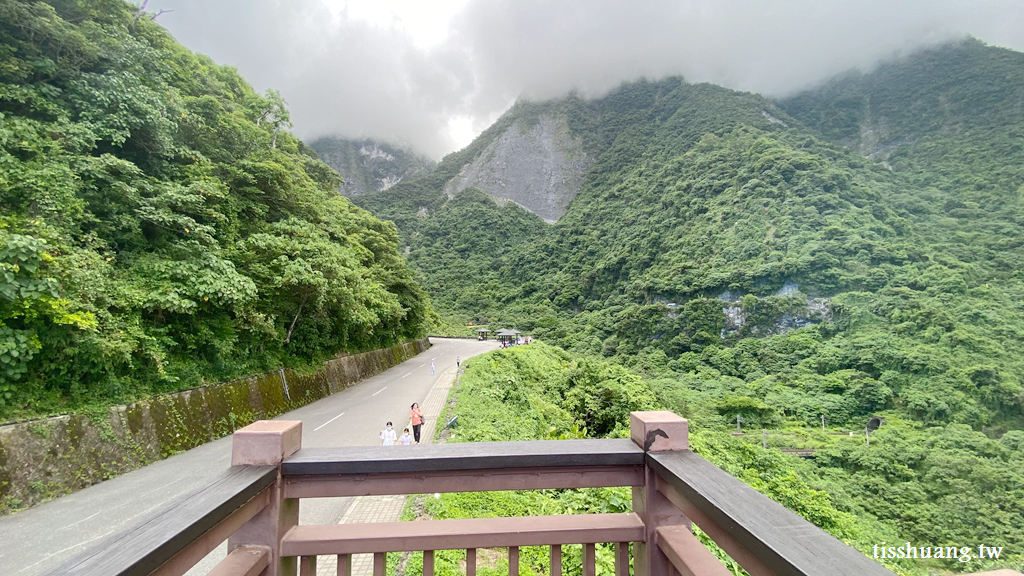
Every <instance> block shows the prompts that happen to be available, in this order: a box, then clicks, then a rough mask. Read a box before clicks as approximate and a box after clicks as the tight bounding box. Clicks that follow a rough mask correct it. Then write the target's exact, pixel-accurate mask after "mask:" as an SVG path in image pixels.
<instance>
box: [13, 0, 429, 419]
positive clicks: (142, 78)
mask: <svg viewBox="0 0 1024 576" xmlns="http://www.w3.org/2000/svg"><path fill="white" fill-rule="evenodd" d="M0 48H2V49H0V206H2V212H0V269H2V272H3V275H2V279H0V363H2V368H0V418H4V419H8V418H14V417H21V416H31V415H38V414H46V413H53V412H60V411H67V410H70V409H75V408H79V407H81V406H83V405H85V404H89V403H96V404H101V405H102V404H106V403H110V402H121V401H127V400H131V399H134V398H138V397H140V396H145V395H148V394H153V393H159V392H164V391H169V390H178V389H182V388H188V387H191V386H196V385H199V384H201V383H202V382H204V381H211V380H217V379H224V378H229V377H233V376H238V375H245V374H251V373H254V372H259V371H264V370H267V369H271V368H276V367H278V366H280V365H282V364H284V365H290V366H297V365H303V364H306V363H310V362H315V361H317V360H319V359H322V358H324V357H328V356H332V355H334V354H336V353H338V352H339V351H356V350H364V349H369V348H377V347H380V346H386V345H389V344H393V343H396V342H398V341H401V340H404V339H408V338H411V337H416V336H420V335H422V334H423V333H424V332H425V319H426V317H427V315H428V313H429V307H428V304H427V300H426V297H425V295H424V294H423V292H422V290H421V289H420V288H419V286H418V284H417V283H416V282H415V281H414V280H413V278H412V274H411V272H410V271H409V269H408V268H407V267H406V265H405V263H404V262H403V261H402V258H401V256H400V255H399V253H398V250H397V234H396V229H395V227H394V225H393V224H391V223H389V222H382V221H380V220H377V219H376V218H374V217H372V216H370V214H369V213H367V212H366V211H364V210H361V209H359V208H356V207H355V206H353V205H352V204H351V203H350V202H348V201H347V200H345V199H344V198H342V197H340V196H339V195H338V194H337V192H336V188H337V186H338V184H339V178H338V176H337V174H336V173H335V172H334V171H333V170H331V169H330V168H328V167H327V166H326V165H324V164H323V163H322V162H320V161H319V160H318V159H317V158H316V154H315V153H313V152H312V151H311V150H309V149H308V148H307V147H306V146H305V145H303V143H302V142H300V141H298V140H297V139H296V138H295V137H293V136H292V135H291V134H290V133H288V132H287V128H288V127H289V126H290V123H289V120H288V111H287V109H286V107H285V103H284V102H283V101H282V100H281V98H280V96H279V95H277V93H276V92H273V91H269V92H267V93H266V94H264V95H260V94H257V93H255V92H254V91H253V90H252V88H251V87H250V86H249V85H248V84H246V82H245V81H244V80H243V79H242V78H241V77H240V76H239V75H238V73H237V72H236V71H235V70H234V69H232V68H228V67H224V66H218V65H216V64H214V63H213V62H212V61H210V60H209V59H208V58H205V57H202V56H198V55H195V54H193V53H191V52H189V51H188V50H186V49H184V48H183V47H181V46H180V45H178V44H177V43H176V42H175V41H174V40H173V39H172V38H171V37H170V36H169V35H168V34H167V33H166V32H165V31H164V30H163V29H162V28H160V27H159V26H157V25H156V24H154V23H153V22H152V21H151V17H150V16H149V15H147V14H144V13H141V12H138V11H137V9H136V8H134V7H132V6H130V5H129V4H127V3H124V2H122V1H120V0H94V1H90V2H63V1H53V2H50V3H43V2H16V1H3V2H0Z"/></svg>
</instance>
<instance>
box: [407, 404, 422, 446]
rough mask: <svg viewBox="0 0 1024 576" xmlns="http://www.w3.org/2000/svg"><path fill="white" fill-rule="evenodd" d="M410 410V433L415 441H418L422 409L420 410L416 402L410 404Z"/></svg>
mask: <svg viewBox="0 0 1024 576" xmlns="http://www.w3.org/2000/svg"><path fill="white" fill-rule="evenodd" d="M410 408H412V410H410V411H409V422H411V423H412V433H413V436H415V437H416V443H417V444H419V443H420V428H421V427H422V426H423V411H422V410H420V405H419V404H418V403H416V402H413V403H412V406H410Z"/></svg>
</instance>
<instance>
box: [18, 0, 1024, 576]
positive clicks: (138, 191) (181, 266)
mask: <svg viewBox="0 0 1024 576" xmlns="http://www.w3.org/2000/svg"><path fill="white" fill-rule="evenodd" d="M544 118H557V119H559V121H560V122H562V121H564V122H562V123H560V124H559V125H564V126H566V127H567V130H568V132H569V134H570V135H571V137H572V138H574V139H576V140H577V141H578V142H579V143H580V145H581V147H582V149H583V150H584V151H585V153H586V156H587V157H588V158H589V159H590V162H589V163H588V164H587V166H588V167H587V169H586V174H585V179H584V181H583V182H584V183H583V186H582V189H581V190H580V191H579V192H578V194H577V195H576V196H575V198H574V199H573V201H572V202H571V204H570V205H569V207H568V211H567V212H566V214H565V215H564V216H563V217H562V218H561V219H560V220H559V221H558V222H556V223H554V224H548V223H545V222H544V221H543V220H541V219H540V218H539V217H538V216H536V215H534V214H532V213H530V212H529V211H527V210H525V209H524V208H522V207H520V206H518V205H516V204H515V203H513V202H498V201H496V200H495V199H494V198H493V197H492V196H491V195H489V194H488V193H487V192H485V191H483V190H479V189H473V188H470V189H467V190H464V191H462V192H460V193H458V194H456V195H454V196H453V197H449V196H448V195H447V194H446V193H445V192H444V187H445V184H446V183H447V182H449V181H450V180H451V179H452V178H454V177H455V176H457V175H458V174H460V171H462V170H463V168H464V167H465V166H467V164H469V163H470V162H473V161H474V160H476V159H477V158H479V157H481V155H483V154H485V153H486V151H487V149H488V146H489V145H491V144H492V143H493V142H495V141H496V140H497V139H499V138H500V137H501V136H502V135H503V134H504V133H505V132H506V131H508V130H527V129H529V128H530V127H532V126H535V125H537V123H539V122H541V120H542V119H544ZM1022 119H1024V54H1021V53H1019V52H1015V51H1012V50H1007V49H1002V48H997V47H993V46H988V45H986V44H984V43H982V42H980V41H978V40H974V39H966V40H962V41H957V42H952V43H947V44H942V45H936V46H932V47H930V48H927V49H923V50H921V51H918V52H916V53H913V54H910V55H907V56H904V57H903V58H901V59H895V60H891V61H888V62H884V63H882V64H880V65H879V66H878V67H876V68H875V69H873V70H871V71H869V72H850V73H846V74H842V75H840V76H838V77H835V78H833V79H831V80H829V81H827V82H825V83H823V84H822V85H820V86H818V87H816V88H814V89H812V90H807V91H803V92H801V93H798V94H795V95H791V96H788V97H786V98H775V99H772V98H767V97H764V96H761V95H758V94H753V93H746V92H738V91H734V90H730V89H727V88H723V87H720V86H715V85H712V84H700V83H698V84H694V83H689V82H687V81H686V80H685V79H683V78H680V77H669V78H663V79H660V80H638V81H635V82H629V83H625V84H622V85H621V86H619V87H618V88H616V89H614V90H612V91H611V92H609V93H608V94H606V95H604V96H602V97H599V98H584V97H582V96H580V95H578V94H569V95H568V96H566V97H564V98H559V99H555V100H550V101H545V102H534V101H529V100H520V101H518V102H516V103H515V104H514V105H513V106H512V107H511V108H510V109H509V110H508V111H507V112H506V113H505V114H504V115H503V116H501V117H500V118H499V119H498V120H497V121H496V122H495V123H494V124H493V125H492V126H491V127H490V128H488V129H487V130H485V131H484V132H483V133H482V134H480V136H478V137H477V138H476V140H474V141H473V142H472V143H471V144H470V145H469V146H467V147H466V148H464V149H462V150H460V151H457V152H453V153H452V154H449V155H448V156H446V157H445V158H444V159H443V160H442V161H441V162H440V163H438V164H437V165H436V166H434V167H432V168H430V167H429V166H428V165H427V164H428V163H423V166H422V172H421V173H419V175H418V176H415V177H412V176H410V177H409V178H405V179H403V180H402V181H401V182H400V183H398V184H397V185H395V186H393V187H391V188H389V189H387V190H384V191H381V192H374V193H369V194H365V195H360V196H358V197H356V198H354V199H353V200H349V199H346V198H345V197H344V196H342V195H340V194H339V193H338V189H339V185H340V184H341V182H342V181H341V178H340V176H339V175H338V173H337V172H335V171H334V170H333V169H331V168H330V167H328V166H327V165H326V164H325V163H324V162H322V161H321V158H320V157H319V156H318V154H317V153H316V152H315V151H314V150H313V149H312V148H310V147H308V146H306V145H305V144H304V143H303V142H302V141H300V140H299V139H297V138H296V137H295V136H294V135H293V134H292V133H291V132H290V130H289V129H290V128H291V127H292V126H291V120H290V117H289V112H288V108H287V105H286V102H285V101H284V99H283V98H282V96H281V95H280V94H279V93H278V92H276V91H274V90H267V91H265V92H264V93H257V92H256V91H255V90H254V89H253V88H252V87H251V86H250V85H249V84H247V83H246V81H245V80H244V79H243V78H242V77H241V76H240V75H239V73H238V72H237V71H236V70H234V69H233V68H231V67H227V66H221V65H218V64H216V63H214V62H213V61H212V60H211V59H210V58H207V57H205V56H201V55H197V54H194V53H192V52H191V51H189V50H188V49H186V48H184V47H182V46H181V45H179V44H178V43H177V42H176V41H175V40H174V39H173V38H172V37H171V36H170V34H169V33H168V32H167V31H165V30H164V29H163V28H161V27H160V26H159V25H158V24H157V23H155V22H154V21H153V17H152V14H147V13H146V12H144V11H143V10H141V9H139V8H137V7H134V6H131V5H129V4H127V3H125V2H123V1H121V0H47V1H46V2H39V1H33V0H25V1H20V0H0V421H4V422H11V421H15V420H20V419H27V418H36V417H41V416H47V415H53V414H63V413H68V412H74V411H89V410H92V409H95V408H96V407H105V406H108V405H110V404H117V403H124V402H130V401H133V400H136V399H140V398H145V397H148V396H152V395H155V394H160V393H164V392H170V391H176V390H182V389H187V388H191V387H195V386H200V385H203V384H204V383H210V382H215V381H220V380H226V379H230V378H235V377H241V376H247V375H252V374H256V373H260V372H265V371H268V370H274V369H277V368H280V367H282V366H287V367H294V368H299V369H302V368H307V367H313V366H316V365H318V364H320V363H322V362H323V361H325V360H326V359H329V358H331V357H334V356H336V355H337V354H339V353H347V352H356V351H363V350H369V349H375V348H380V347H384V346H390V345H393V344H396V343H399V342H403V341H407V340H409V339H412V338H419V337H422V336H424V335H427V334H428V333H430V334H435V335H446V336H472V335H473V334H474V330H475V329H476V328H478V327H479V326H489V327H491V328H496V327H499V326H503V327H514V328H517V329H519V330H521V331H523V332H524V333H528V334H530V335H532V336H534V337H535V338H536V339H538V340H539V341H543V343H537V344H531V345H530V346H527V347H520V348H514V349H511V350H504V351H498V352H494V353H491V354H489V355H486V356H482V357H480V358H475V359H473V360H472V361H471V362H470V367H469V369H468V370H467V371H466V372H465V375H464V377H463V378H462V381H461V385H460V387H459V388H458V389H457V391H456V401H457V404H456V406H457V410H458V411H459V412H460V414H461V415H462V417H461V418H460V427H459V428H458V429H457V430H456V431H455V434H454V435H453V436H452V437H451V438H448V441H491V440H520V439H558V438H583V437H620V436H625V435H627V434H628V413H629V411H631V410H641V409H651V408H664V409H669V410H673V411H675V412H677V413H679V414H681V415H683V416H685V417H687V418H689V419H690V422H691V429H692V431H693V437H692V438H693V440H692V442H693V447H694V449H695V450H696V451H697V452H699V453H700V454H702V455H703V456H704V457H706V458H708V459H709V460H711V461H713V462H714V463H716V464H718V465H719V466H721V467H722V468H724V469H725V470H727V471H729V472H730V473H732V474H734V475H736V476H737V477H738V478H740V479H742V480H743V481H745V482H747V483H748V484H750V485H751V486H753V487H754V488H756V489H757V490H760V491H761V492H763V493H765V494H767V495H768V496H770V497H772V498H774V499H776V500H778V501H779V502H781V503H783V504H785V505H786V506H787V507H789V508H791V509H793V510H794V511H796V512H797V513H799V514H801V515H803V516H804V517H805V518H807V519H809V520H810V521H812V522H814V523H815V524H817V525H818V526H820V527H822V528H823V529H825V530H827V531H829V532H830V533H832V534H834V535H835V536H837V537H838V538H840V539H842V540H844V541H846V542H848V543H850V544H851V545H853V546H855V547H857V548H858V549H860V550H862V551H865V552H867V551H868V550H870V548H871V545H873V544H876V543H878V542H881V541H888V542H897V541H914V542H920V543H922V544H924V543H934V544H936V545H939V544H941V545H953V544H956V545H961V544H963V545H969V546H970V545H973V546H976V545H979V544H985V545H989V546H1003V547H1004V548H1005V549H1006V551H1007V555H1006V556H1005V557H1004V558H1003V559H1002V560H1000V563H999V564H998V565H996V564H991V565H988V564H986V565H981V563H969V564H958V563H956V562H948V563H945V564H944V563H942V562H941V561H936V562H933V563H932V564H927V563H914V564H904V563H898V562H896V561H893V562H896V563H892V564H889V567H890V568H892V569H893V570H895V571H897V572H899V573H902V574H913V575H916V574H921V575H924V574H927V573H928V571H929V570H946V571H952V572H973V571H980V570H983V569H985V568H990V567H1014V568H1017V569H1021V568H1024V475H1022V474H1024V472H1022V470H1024V356H1022V354H1021V351H1022V350H1024V121H1022ZM350 144H351V142H350ZM347 146H348V147H347V148H345V149H344V150H342V152H344V154H342V155H343V156H345V158H347V159H348V161H349V163H350V164H353V163H355V162H356V159H357V156H356V152H355V148H353V147H352V146H353V145H347ZM339 154H341V152H339ZM353 165H354V164H353ZM418 169H419V168H417V170H418ZM367 182H369V180H368V181H367ZM871 421H874V422H876V423H877V424H878V425H879V426H880V427H879V428H878V429H877V430H874V431H871V432H870V436H869V437H866V436H865V435H866V433H867V432H866V430H865V429H866V427H867V426H868V423H869V422H871ZM737 426H740V427H741V428H742V429H743V430H745V431H747V432H752V434H750V435H744V436H732V435H730V433H729V432H730V431H731V430H734V429H735V428H736V427H737ZM762 430H764V431H765V433H766V435H767V442H768V449H765V448H763V447H762V438H763V437H762V432H761V431H762ZM868 438H870V444H868V442H867V440H868ZM782 449H790V450H795V449H800V450H803V451H805V452H813V453H812V454H805V455H809V456H810V457H809V458H797V457H795V456H792V455H789V454H785V453H784V452H782ZM628 506H629V498H628V493H625V492H623V491H621V490H590V491H586V490H585V491H578V492H574V491H569V492H565V491H539V492H531V493H506V494H469V495H445V496H443V497H440V498H434V499H430V498H427V499H423V500H421V501H420V502H419V504H417V505H416V506H415V507H412V508H410V509H409V510H408V511H407V517H411V516H412V515H415V514H427V515H430V516H432V517H439V518H442V517H458V516H460V515H462V516H465V515H494V514H521V513H558V512H581V511H618V510H624V509H626V508H628ZM414 508H415V510H414ZM719 553H720V551H719ZM523 554H524V556H523V563H524V565H526V566H529V567H530V569H531V570H534V571H535V572H537V573H542V572H543V571H544V570H545V568H544V563H545V562H546V560H545V557H544V555H543V554H541V553H540V552H537V551H533V552H529V551H524V553H523ZM610 554H611V553H610V551H608V550H602V551H600V553H599V559H600V562H602V563H603V565H605V566H607V565H608V564H609V563H610V561H611V556H610ZM721 557H722V559H723V560H724V561H725V562H727V564H729V565H730V566H732V567H734V568H735V565H734V564H731V560H728V559H727V558H725V556H724V555H722V556H721ZM577 561H578V560H577ZM571 562H572V560H570V563H571ZM417 569H418V568H417V567H416V565H415V560H414V559H413V560H410V563H409V564H408V565H407V566H406V568H405V570H406V573H407V574H411V575H412V576H416V573H417V572H416V570H417ZM491 569H493V570H495V572H494V573H495V574H497V573H498V572H500V571H501V567H500V566H498V567H492V568H491ZM570 569H571V566H570ZM457 570H458V559H457V558H456V557H455V556H446V555H444V554H439V556H438V571H439V572H441V573H445V574H449V573H451V574H454V573H455V572H456V571H457Z"/></svg>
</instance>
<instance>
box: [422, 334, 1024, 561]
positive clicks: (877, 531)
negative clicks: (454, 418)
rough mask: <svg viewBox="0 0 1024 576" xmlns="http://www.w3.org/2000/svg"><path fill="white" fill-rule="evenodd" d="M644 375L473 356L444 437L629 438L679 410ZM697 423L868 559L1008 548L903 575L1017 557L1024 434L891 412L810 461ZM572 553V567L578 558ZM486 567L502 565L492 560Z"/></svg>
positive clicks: (584, 508) (532, 555)
mask: <svg viewBox="0 0 1024 576" xmlns="http://www.w3.org/2000/svg"><path fill="white" fill-rule="evenodd" d="M649 384H651V383H650V381H646V380H644V379H642V378H641V377H640V376H639V375H637V374H635V373H632V372H630V371H628V370H626V369H624V368H623V367H622V366H621V365H619V364H616V363H611V362H608V361H601V360H596V359H592V358H579V357H578V356H576V355H573V354H569V353H567V352H565V351H564V350H561V349H558V348H555V347H552V346H547V345H544V344H540V343H535V344H531V345H529V346H520V347H518V348H512V349H508V350H500V351H496V352H492V353H489V354H487V355H484V356H481V357H478V358H474V359H472V360H471V361H470V362H469V363H468V366H467V369H466V372H465V374H464V376H463V377H462V380H461V384H460V386H459V387H458V388H457V390H456V391H455V397H456V407H455V409H454V410H455V411H457V412H458V413H459V427H458V428H456V429H455V431H454V433H453V434H452V435H451V437H450V438H448V441H449V442H482V441H498V440H534V439H554V438H580V437H591V438H594V437H625V436H627V435H628V428H629V412H630V411H633V410H638V409H656V408H661V407H667V408H671V409H675V410H679V406H678V405H676V400H674V399H671V398H666V397H665V393H666V392H670V391H671V389H662V388H660V387H658V386H657V385H655V386H654V388H653V389H652V388H651V387H649ZM691 430H692V433H691V444H692V446H693V448H694V450H695V451H697V452H698V453H700V454H701V455H702V456H704V457H705V458H707V459H709V460H711V461H712V462H714V463H715V464H717V465H718V466H720V467H721V468H723V469H725V470H727V471H729V472H730V473H732V474H733V475H735V476H736V477H737V478H740V479H741V480H743V481H744V482H746V483H747V484H749V485H751V486H752V487H754V488H755V489H757V490H759V491H761V492H763V493H764V494H766V495H768V496H770V497H771V498H773V499H775V500H776V501H778V502H781V503H783V504H785V505H786V506H787V507H789V508H790V509H792V510H793V511H795V512H796V513H798V514H800V515H801V516H803V517H804V518H807V519H808V520H810V521H811V522H814V523H815V524H817V525H818V526H820V527H822V528H823V529H825V530H826V531H828V532H830V533H832V534H833V535H835V536H836V537H838V538H840V539H841V540H843V541H845V542H848V543H849V544H851V545H853V546H854V547H856V548H858V549H859V550H861V551H862V552H865V553H866V554H869V555H870V554H871V550H872V546H874V545H875V544H878V543H879V542H882V541H886V542H902V541H906V540H910V541H912V542H914V543H915V544H919V543H924V542H929V543H944V544H953V543H965V542H978V543H994V545H995V546H1004V547H1005V551H1006V552H1005V555H1004V556H1003V557H1002V558H1001V559H1000V561H999V562H991V561H988V562H983V561H978V560H975V561H972V562H969V563H960V562H958V561H957V560H952V561H934V562H920V561H899V562H896V561H892V562H889V561H887V565H888V566H889V567H890V568H892V569H894V570H895V571H897V572H898V573H901V574H922V575H923V574H928V573H929V570H932V569H936V568H948V569H953V570H956V571H965V570H967V571H980V570H982V569H984V568H988V567H992V566H999V567H1006V566H1018V567H1019V566H1024V555H1021V554H1020V553H1019V551H1020V550H1021V549H1022V544H1024V530H1022V527H1024V518H1022V516H1021V510H1020V508H1019V507H1017V508H1015V507H1014V502H1020V501H1021V499H1022V498H1024V476H1022V475H1021V470H1022V469H1024V432H1021V431H1012V432H1009V433H1007V434H1005V435H1004V436H1003V437H1002V439H1000V440H998V441H996V440H991V439H989V438H986V437H985V435H984V434H981V433H980V432H975V431H972V430H970V428H968V427H966V426H963V425H956V424H953V425H949V426H945V427H933V428H925V427H922V426H921V425H919V424H915V423H911V422H896V421H893V422H889V423H888V424H887V425H886V426H885V427H884V428H883V429H881V430H879V431H878V432H876V433H875V435H873V436H872V439H871V447H870V449H869V448H867V447H866V446H865V443H864V439H863V437H860V436H858V437H856V438H849V437H846V436H828V435H825V434H812V435H811V436H813V437H810V438H808V441H811V442H816V443H817V444H818V445H819V446H825V445H827V446H828V447H827V448H822V449H820V450H819V452H818V453H817V455H816V459H815V462H813V463H812V462H809V461H806V460H801V459H799V458H796V457H793V456H788V455H785V454H783V453H781V452H779V451H778V450H775V449H769V450H764V449H763V448H762V447H761V445H760V441H761V435H760V434H757V435H756V436H757V438H756V442H749V441H746V440H745V439H742V438H734V437H732V436H730V435H729V434H727V433H725V432H724V431H722V430H720V429H716V427H713V426H710V427H709V426H703V425H701V424H700V420H692V421H691ZM774 442H775V439H773V443H774ZM414 508H417V509H418V511H419V512H420V513H421V514H426V515H429V516H431V517H433V518H460V517H479V516H517V515H527V514H554V513H580V512H619V511H626V510H629V509H630V496H629V491H628V490H626V489H593V490H579V491H574V490H540V491H524V492H495V493H476V494H444V495H441V496H440V497H439V498H430V497H427V498H423V499H420V500H419V501H418V506H416V507H414ZM704 540H705V542H706V543H709V542H710V540H707V539H706V538H705V539H704ZM716 551H717V553H718V554H719V556H720V558H722V559H723V560H725V562H726V564H727V565H729V566H733V567H735V565H734V564H733V563H732V562H731V560H728V558H727V557H726V556H725V555H724V554H723V553H721V551H720V550H717V549H716ZM575 554H576V557H575V558H571V560H570V561H571V562H572V564H570V571H571V569H572V567H573V566H578V563H579V556H578V554H579V552H578V551H576V552H575ZM611 554H612V552H611V550H610V549H607V550H599V562H603V563H604V564H606V565H607V566H611V563H612V556H611ZM460 556H461V552H459V551H456V552H449V553H439V554H438V565H437V566H438V570H439V572H438V573H439V574H446V573H452V574H454V573H455V572H457V570H458V567H459V565H458V561H459V560H460ZM546 556H547V554H546V551H544V550H524V551H523V553H522V556H521V563H522V565H523V567H524V568H526V569H529V570H530V571H531V572H532V573H544V572H546V560H547V558H546ZM570 557H571V556H570ZM418 562H419V559H418V558H410V561H409V563H408V564H407V565H406V572H405V573H406V574H410V575H411V576H415V575H416V574H418V571H417V570H418V569H419V564H418ZM492 568H493V569H494V570H495V572H494V573H498V572H500V571H501V570H503V569H504V570H505V571H506V572H507V567H504V566H503V565H502V564H501V563H500V562H498V563H497V564H496V565H495V566H493V567H492ZM481 573H483V571H482V572H481ZM737 573H738V572H737Z"/></svg>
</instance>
